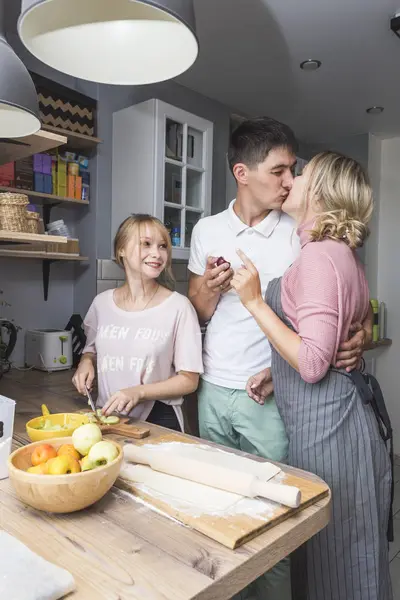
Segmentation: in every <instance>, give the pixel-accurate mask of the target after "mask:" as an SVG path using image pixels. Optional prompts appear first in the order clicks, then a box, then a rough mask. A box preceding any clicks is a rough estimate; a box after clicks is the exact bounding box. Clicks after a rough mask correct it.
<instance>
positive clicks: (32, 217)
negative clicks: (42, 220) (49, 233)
mask: <svg viewBox="0 0 400 600" xmlns="http://www.w3.org/2000/svg"><path fill="white" fill-rule="evenodd" d="M26 230H27V232H28V233H39V214H38V213H37V212H32V211H30V210H27V211H26Z"/></svg>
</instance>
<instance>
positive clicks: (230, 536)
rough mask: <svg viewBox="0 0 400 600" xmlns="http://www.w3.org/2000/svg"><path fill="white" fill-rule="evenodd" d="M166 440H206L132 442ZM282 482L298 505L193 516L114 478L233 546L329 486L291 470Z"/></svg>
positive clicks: (167, 436) (172, 437) (324, 492)
mask: <svg viewBox="0 0 400 600" xmlns="http://www.w3.org/2000/svg"><path fill="white" fill-rule="evenodd" d="M166 442H181V443H186V444H201V445H203V446H204V445H205V444H206V442H204V440H198V441H197V440H195V439H193V438H188V437H187V436H185V435H184V434H179V433H175V432H174V433H167V434H164V435H161V436H160V437H156V438H155V439H153V438H151V441H149V440H140V441H137V442H135V443H137V444H138V445H143V444H146V443H151V444H159V443H166ZM249 460H251V459H249ZM282 483H285V485H293V486H296V487H298V488H299V489H300V490H301V495H302V500H301V505H300V507H299V508H298V509H291V508H287V507H285V506H281V505H279V504H277V505H276V510H275V512H274V513H273V515H272V516H270V512H268V513H266V514H265V515H259V516H257V517H255V516H253V515H246V514H237V515H227V516H215V515H210V514H202V515H201V516H193V515H190V514H187V512H183V511H181V510H178V509H177V508H176V506H173V504H174V503H173V502H172V503H171V504H170V503H169V502H168V501H167V500H164V499H163V500H160V498H159V497H157V494H156V493H154V495H153V494H152V492H151V490H149V491H146V492H144V491H143V490H141V489H140V488H139V487H136V486H135V483H134V482H131V481H127V480H124V479H122V478H118V479H117V482H116V484H115V485H117V486H118V487H119V488H121V489H123V490H125V491H127V492H130V493H132V494H133V495H135V496H137V497H139V498H142V499H143V500H145V501H146V502H148V503H149V504H150V505H152V506H153V507H155V508H156V509H160V510H162V511H163V512H164V513H166V514H167V515H169V516H171V517H173V518H174V519H177V520H178V521H180V522H181V523H183V524H185V525H189V526H190V527H192V528H193V529H195V530H197V531H199V532H201V533H203V534H205V535H207V536H208V537H210V538H212V539H214V540H216V541H217V542H220V543H221V544H223V545H224V546H227V547H228V548H231V549H235V548H237V547H238V546H241V545H242V544H244V543H245V542H248V541H249V540H251V539H253V538H254V537H256V536H257V535H259V534H260V533H263V532H264V531H266V530H267V529H269V528H270V527H273V526H274V525H277V524H278V523H281V522H282V521H284V520H285V519H287V518H288V517H291V516H292V515H294V514H295V513H296V512H299V511H301V510H303V509H304V508H306V507H307V506H309V505H310V504H313V503H314V502H317V501H318V500H320V499H321V498H323V497H325V496H327V495H328V494H329V487H328V486H327V485H326V483H325V482H324V481H322V480H321V479H319V478H315V476H314V477H313V480H311V478H310V479H306V478H303V477H300V476H297V475H294V474H292V473H286V477H285V479H284V481H283V482H282Z"/></svg>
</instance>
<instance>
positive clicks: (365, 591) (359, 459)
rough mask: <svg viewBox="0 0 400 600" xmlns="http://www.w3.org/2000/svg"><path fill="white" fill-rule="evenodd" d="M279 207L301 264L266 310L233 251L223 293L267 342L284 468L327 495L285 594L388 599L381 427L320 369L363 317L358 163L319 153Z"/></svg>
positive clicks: (357, 392)
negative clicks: (324, 487)
mask: <svg viewBox="0 0 400 600" xmlns="http://www.w3.org/2000/svg"><path fill="white" fill-rule="evenodd" d="M282 208H283V210H284V212H286V213H287V214H289V215H291V216H292V217H294V218H295V219H296V220H297V222H298V224H299V229H298V234H299V236H300V241H301V252H300V257H299V258H298V259H297V260H296V261H295V262H294V263H293V265H292V266H291V267H290V268H289V269H288V270H287V271H286V273H285V274H284V276H283V277H282V279H276V280H274V281H272V282H271V283H270V285H269V287H268V290H267V297H266V299H267V302H268V304H266V303H265V302H264V300H263V298H262V296H261V291H260V283H259V277H258V273H257V270H256V269H255V267H254V265H253V264H252V263H251V261H249V260H248V259H247V257H246V256H245V255H243V253H241V252H240V251H239V255H240V256H241V258H242V261H243V263H244V267H245V268H242V269H239V270H238V271H237V272H236V273H235V275H234V278H233V280H232V287H233V288H234V289H235V290H236V292H237V293H238V294H239V296H240V299H241V301H242V303H243V304H244V305H245V306H246V308H247V309H248V310H249V311H250V313H251V314H252V315H253V316H254V318H255V319H256V321H257V323H258V324H259V326H260V327H261V329H262V330H263V331H264V333H265V335H266V336H267V337H268V339H269V341H270V343H271V345H272V346H273V352H272V367H271V369H272V377H273V381H274V390H275V399H276V403H277V405H278V409H279V412H280V414H281V416H282V419H283V422H284V424H285V428H286V432H287V434H288V437H289V460H288V462H289V464H291V465H293V466H296V467H299V468H302V469H305V470H307V471H311V472H313V473H316V474H317V475H319V476H320V477H321V478H322V479H324V480H325V481H326V482H327V483H328V484H329V486H330V488H331V491H332V518H331V522H330V523H329V525H328V526H327V527H326V528H325V529H324V530H323V531H322V532H321V533H319V534H318V535H316V536H314V537H313V538H312V539H311V540H310V541H309V542H308V543H307V544H306V545H305V548H303V551H302V552H300V553H297V556H295V557H293V563H292V581H293V584H294V585H293V586H292V587H293V598H294V600H296V599H297V598H307V600H390V599H391V598H392V591H391V585H390V578H389V560H388V543H387V535H388V523H389V515H390V503H391V486H392V473H391V464H390V456H389V452H388V451H387V449H386V445H385V441H384V439H383V438H385V437H386V436H385V433H388V434H389V436H390V422H388V420H386V419H385V416H386V415H385V408H384V403H383V399H382V398H381V396H379V392H380V390H379V389H375V392H376V394H375V397H373V395H372V393H371V389H370V386H369V385H368V379H367V377H366V376H364V375H362V374H361V373H360V372H359V371H356V372H354V373H347V372H346V371H344V370H337V369H335V368H333V367H332V366H331V365H334V364H335V357H336V354H337V351H338V348H339V345H340V344H341V342H343V341H344V340H346V339H347V338H348V334H349V329H350V325H351V323H354V322H362V321H363V320H364V319H365V317H366V315H367V312H368V307H369V293H368V284H367V281H366V278H365V274H364V269H363V266H362V264H361V263H360V261H359V260H358V258H357V254H356V252H355V250H356V248H359V247H360V246H362V245H363V243H364V240H365V239H366V237H367V234H368V229H367V225H368V222H369V220H370V217H371V214H372V209H373V203H372V194H371V189H370V187H369V184H368V181H367V178H366V175H365V174H364V172H363V170H362V168H361V167H360V165H359V164H358V163H357V162H355V161H354V160H352V159H350V158H346V157H344V156H341V155H339V154H335V153H331V152H326V153H322V154H319V155H318V156H316V157H314V158H313V159H312V161H311V162H310V163H309V165H308V166H307V167H306V169H305V171H304V173H303V175H302V176H300V177H297V178H296V179H295V181H294V184H293V188H292V190H291V192H290V194H289V196H288V198H287V200H286V201H285V202H284V204H283V207H282ZM374 383H376V381H374ZM375 387H376V386H375ZM379 400H381V401H382V403H381V404H380V403H379V402H377V401H379ZM379 412H381V415H382V417H383V419H382V418H381V416H380V415H379ZM385 427H386V429H388V431H387V432H385ZM302 558H303V559H304V560H303V561H302ZM304 567H306V568H304ZM305 574H306V575H307V578H306V581H305V578H304V575H305ZM302 582H303V583H304V585H302Z"/></svg>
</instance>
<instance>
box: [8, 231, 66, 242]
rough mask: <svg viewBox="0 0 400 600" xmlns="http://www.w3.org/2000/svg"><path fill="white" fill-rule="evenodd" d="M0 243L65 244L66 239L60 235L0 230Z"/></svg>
mask: <svg viewBox="0 0 400 600" xmlns="http://www.w3.org/2000/svg"><path fill="white" fill-rule="evenodd" d="M0 242H6V243H7V244H36V243H37V242H40V243H41V244H66V243H67V238H66V237H63V236H60V235H44V234H43V233H21V232H19V231H2V230H0Z"/></svg>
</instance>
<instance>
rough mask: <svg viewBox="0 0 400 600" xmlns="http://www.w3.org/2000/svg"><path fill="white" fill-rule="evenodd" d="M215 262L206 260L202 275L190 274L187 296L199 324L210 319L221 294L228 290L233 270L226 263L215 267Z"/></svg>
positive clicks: (215, 259) (210, 258)
mask: <svg viewBox="0 0 400 600" xmlns="http://www.w3.org/2000/svg"><path fill="white" fill-rule="evenodd" d="M217 260H218V259H217V258H215V257H213V256H210V257H209V258H208V259H207V266H206V270H205V273H204V275H195V274H194V273H190V277H189V292H188V296H189V300H190V301H191V303H192V304H193V306H194V308H195V310H196V312H197V316H198V317H199V320H200V322H201V323H206V322H207V321H209V320H210V319H211V317H212V316H213V314H214V311H215V309H216V307H217V304H218V301H219V299H220V296H221V294H223V293H224V292H226V291H227V290H228V289H229V288H230V282H231V279H232V276H233V270H232V269H231V268H230V266H229V264H228V263H224V264H223V265H220V266H219V267H216V266H215V262H216V261H217Z"/></svg>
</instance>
